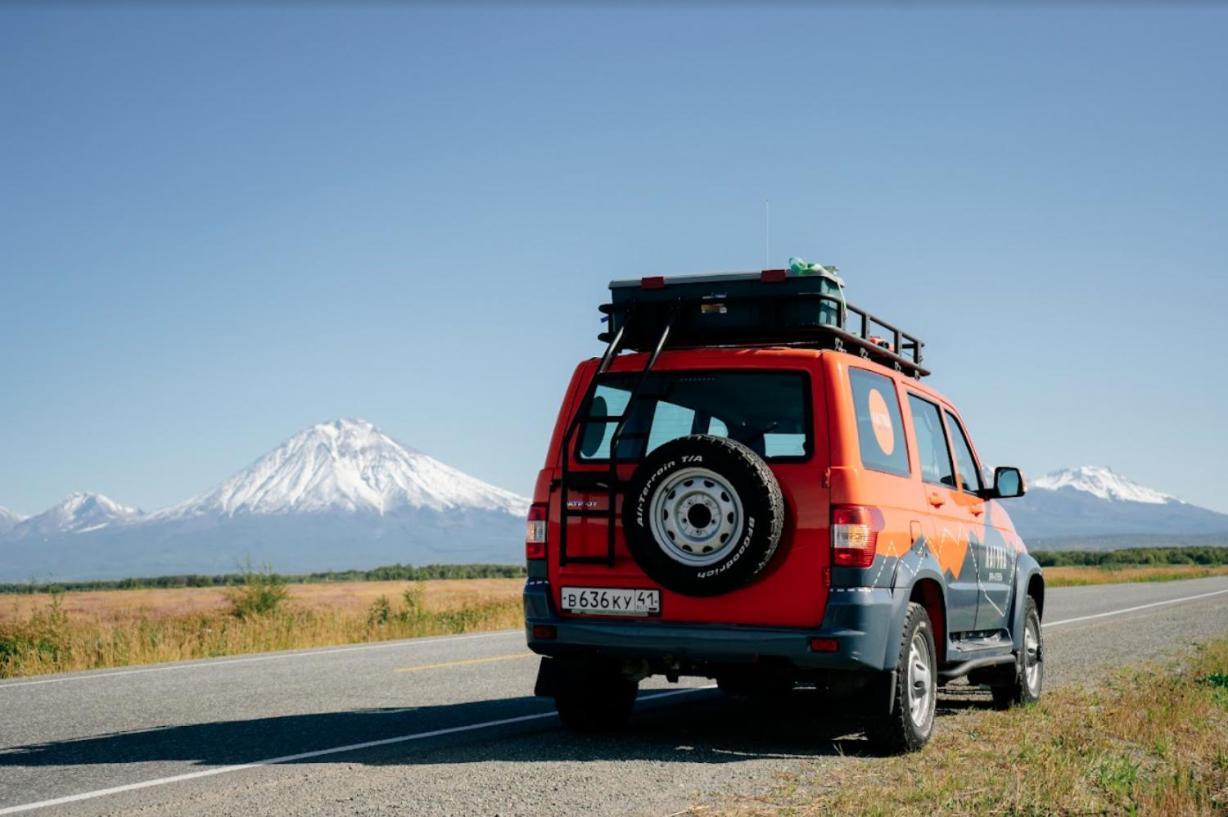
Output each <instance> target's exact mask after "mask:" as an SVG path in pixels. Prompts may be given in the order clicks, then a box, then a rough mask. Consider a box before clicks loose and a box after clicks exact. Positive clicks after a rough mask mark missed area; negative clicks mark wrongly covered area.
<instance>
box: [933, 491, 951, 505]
mask: <svg viewBox="0 0 1228 817" xmlns="http://www.w3.org/2000/svg"><path fill="white" fill-rule="evenodd" d="M929 499H930V504H931V505H933V506H934V507H935V508H941V507H942V506H943V505H945V504H947V501H946V500H945V499H943V498H942V494H940V493H938V492H937V491H930V496H929Z"/></svg>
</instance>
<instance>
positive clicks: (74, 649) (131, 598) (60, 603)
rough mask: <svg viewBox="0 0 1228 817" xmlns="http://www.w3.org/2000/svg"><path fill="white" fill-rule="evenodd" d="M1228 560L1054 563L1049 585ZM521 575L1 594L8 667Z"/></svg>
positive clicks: (406, 625) (478, 601)
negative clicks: (1169, 563)
mask: <svg viewBox="0 0 1228 817" xmlns="http://www.w3.org/2000/svg"><path fill="white" fill-rule="evenodd" d="M1225 574H1228V566H1218V567H1200V566H1194V565H1176V566H1161V567H1119V568H1103V567H1052V568H1048V569H1047V570H1046V571H1045V576H1046V578H1047V580H1048V582H1049V585H1050V586H1051V587H1062V586H1072V585H1086V584H1104V583H1108V582H1137V581H1172V580H1177V579H1190V578H1198V577H1202V576H1211V575H1225ZM523 586H524V580H523V579H436V580H428V581H422V582H411V581H355V582H323V583H319V584H291V585H277V586H275V587H271V588H270V587H262V586H260V585H256V586H252V587H248V588H243V589H236V588H224V587H184V588H160V589H144V590H89V591H73V592H68V593H62V594H55V595H51V594H46V593H42V594H31V595H22V594H14V595H3V596H0V678H5V677H15V676H21V675H33V674H37V673H46V672H64V671H70V670H80V669H100V668H105V667H116V666H125V665H130V664H146V663H153V662H158V661H178V660H185V659H192V658H207V657H213V656H221V655H236V654H241V653H252V652H264V651H268V650H285V649H302V648H306V647H318V646H329V645H335V644H349V643H357V642H364V641H381V640H387V639H393V638H410V637H415V636H429V635H446V634H453V633H463V632H472V631H477V630H491V629H503V628H511V627H517V626H520V624H521V621H522V619H521V602H520V593H521V589H522V588H523Z"/></svg>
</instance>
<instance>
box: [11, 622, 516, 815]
mask: <svg viewBox="0 0 1228 817" xmlns="http://www.w3.org/2000/svg"><path fill="white" fill-rule="evenodd" d="M508 635H520V636H522V637H523V636H524V630H523V629H519V628H517V629H515V630H496V631H494V632H491V633H470V634H469V635H441V636H436V637H433V638H409V639H404V638H403V639H400V640H397V641H379V642H376V643H374V644H352V645H350V646H348V647H324V648H322V649H317V650H300V651H298V652H276V653H266V654H264V655H249V656H243V657H240V658H222V659H218V660H215V661H209V660H206V661H197V662H193V663H183V664H162V665H159V666H156V667H137V668H135V669H125V670H119V671H117V672H82V673H79V674H76V675H62V676H59V677H56V678H37V679H35V680H32V681H7V682H0V690H5V689H14V688H16V687H30V686H40V685H42V684H64V683H68V682H69V681H94V680H97V679H100V678H118V677H120V676H122V675H144V674H146V673H149V672H172V671H177V670H185V669H208V668H210V667H228V666H230V665H232V664H252V663H255V662H257V661H279V660H281V659H283V658H310V657H312V656H314V655H333V654H335V653H342V652H356V651H358V650H387V649H393V648H396V647H420V646H423V645H427V644H439V643H441V642H447V641H469V640H471V639H475V638H495V637H498V636H508ZM0 813H2V812H0Z"/></svg>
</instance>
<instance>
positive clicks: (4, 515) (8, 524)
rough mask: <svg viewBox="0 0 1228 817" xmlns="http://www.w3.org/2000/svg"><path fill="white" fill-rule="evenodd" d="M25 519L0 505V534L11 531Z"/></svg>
mask: <svg viewBox="0 0 1228 817" xmlns="http://www.w3.org/2000/svg"><path fill="white" fill-rule="evenodd" d="M24 519H25V517H24V516H22V515H21V514H19V513H16V512H15V511H10V510H9V509H8V508H6V507H4V506H3V505H0V533H5V532H7V531H10V530H12V529H13V528H15V527H16V526H17V524H18V523H19V522H21V521H22V520H24Z"/></svg>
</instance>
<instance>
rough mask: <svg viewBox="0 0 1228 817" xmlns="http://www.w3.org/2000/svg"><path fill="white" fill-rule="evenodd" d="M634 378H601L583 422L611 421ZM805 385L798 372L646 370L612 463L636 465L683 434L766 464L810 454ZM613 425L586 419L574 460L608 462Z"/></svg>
mask: <svg viewBox="0 0 1228 817" xmlns="http://www.w3.org/2000/svg"><path fill="white" fill-rule="evenodd" d="M638 378H639V375H638V374H608V375H603V376H602V378H601V379H600V380H599V381H598V383H597V389H596V391H595V392H594V393H593V397H592V400H591V401H590V404H589V405H587V406H585V407H583V408H582V409H581V413H582V414H583V415H587V416H590V417H594V418H596V417H617V416H618V415H620V414H622V413H623V412H625V411H626V409H627V399H628V398H629V397H630V394H631V390H632V389H633V388H634V386H635V383H636V381H637V379H638ZM809 407H810V399H809V384H808V381H807V378H806V375H805V374H804V373H802V372H712V371H708V372H653V373H651V374H650V375H648V378H647V379H646V380H645V381H644V385H643V387H642V388H641V389H640V392H639V394H638V395H637V396H636V398H635V404H634V406H633V407H632V409H631V412H630V416H629V417H628V418H627V422H626V425H625V426H624V427H623V432H622V434H621V435H620V436H619V444H618V459H619V460H623V461H635V460H638V459H641V458H642V457H644V455H645V454H647V453H648V452H650V451H652V450H653V449H654V448H656V447H658V446H659V445H661V444H662V443H666V442H668V441H670V440H673V439H677V438H678V437H685V436H687V435H688V434H712V435H715V436H717V437H728V438H730V439H733V440H737V441H738V442H740V443H744V444H745V445H747V446H749V447H750V448H751V449H752V450H753V451H754V452H755V453H756V454H758V455H759V456H761V457H763V458H764V459H766V460H768V461H775V462H781V461H798V460H804V459H806V458H808V457H809V456H810V453H811V451H812V450H813V445H812V436H811V430H810V408H809ZM617 425H618V423H617V422H616V421H614V420H610V421H609V422H599V421H595V420H594V421H589V422H587V423H585V424H584V426H583V428H582V429H581V431H580V434H579V440H578V443H577V451H576V456H577V457H578V458H579V459H581V460H585V461H590V462H592V461H603V460H604V461H608V460H609V457H610V439H611V437H613V436H614V429H615V428H616V427H617Z"/></svg>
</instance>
